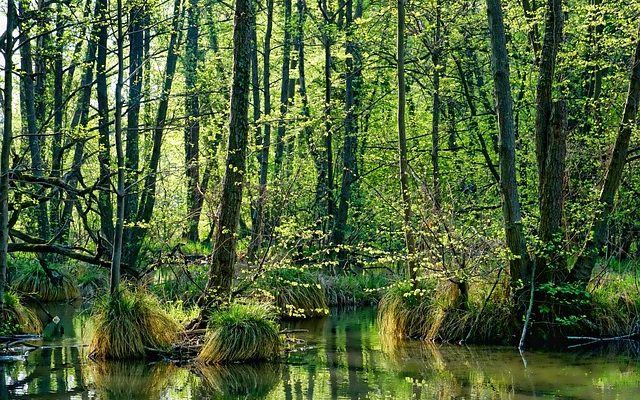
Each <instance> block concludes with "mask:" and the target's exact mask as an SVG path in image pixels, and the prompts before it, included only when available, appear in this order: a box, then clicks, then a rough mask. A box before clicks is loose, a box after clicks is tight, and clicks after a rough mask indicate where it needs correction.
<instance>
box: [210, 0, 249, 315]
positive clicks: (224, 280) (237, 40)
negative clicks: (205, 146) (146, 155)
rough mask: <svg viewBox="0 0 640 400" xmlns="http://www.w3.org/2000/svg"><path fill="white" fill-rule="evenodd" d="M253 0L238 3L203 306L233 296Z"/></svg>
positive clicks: (245, 144)
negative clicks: (224, 141)
mask: <svg viewBox="0 0 640 400" xmlns="http://www.w3.org/2000/svg"><path fill="white" fill-rule="evenodd" d="M252 12H253V11H252V5H251V0H236V5H235V16H234V29H233V82H232V86H231V113H230V120H229V143H228V149H227V161H226V163H225V165H226V170H225V174H224V179H223V181H222V196H221V198H220V205H219V207H218V223H217V225H216V231H215V243H214V248H213V254H212V255H211V263H210V265H209V280H208V282H207V287H206V292H205V298H204V299H202V300H201V303H203V304H202V305H204V306H209V305H211V304H213V303H216V302H219V301H223V302H224V301H226V300H227V298H228V296H229V295H230V292H231V283H232V280H233V272H234V265H235V260H236V244H237V243H236V241H237V235H236V232H237V227H238V220H239V217H240V206H241V204H242V189H243V181H244V174H245V170H246V156H247V136H248V134H249V118H248V111H249V91H250V78H251V30H252V27H251V21H252V17H251V13H252Z"/></svg>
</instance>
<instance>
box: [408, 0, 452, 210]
mask: <svg viewBox="0 0 640 400" xmlns="http://www.w3.org/2000/svg"><path fill="white" fill-rule="evenodd" d="M403 17H404V15H403ZM398 18H399V16H398ZM399 23H400V22H398V24H399ZM441 24H442V21H441V10H440V2H439V1H438V2H436V26H435V32H434V36H433V50H432V52H431V60H432V62H433V105H432V109H431V167H432V169H433V175H432V181H433V182H432V185H433V208H434V210H436V211H438V210H440V197H441V196H440V163H439V159H438V152H439V150H440V68H441V66H440V53H441V52H442V48H441V43H440V41H441V39H440V25H441ZM403 25H404V21H403ZM403 30H404V28H403ZM399 45H400V44H398V46H399ZM403 45H404V44H403ZM402 53H403V57H404V50H403V52H402ZM403 64H404V60H403ZM399 68H400V67H399V66H398V69H399ZM402 75H403V77H402V80H403V81H404V72H403V73H402ZM399 89H400V88H399ZM402 91H404V88H402ZM403 97H404V95H403ZM403 108H404V106H403ZM403 119H404V118H403ZM403 123H404V122H403ZM403 130H404V128H403ZM405 147H406V145H405Z"/></svg>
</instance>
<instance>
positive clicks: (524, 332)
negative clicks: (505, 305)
mask: <svg viewBox="0 0 640 400" xmlns="http://www.w3.org/2000/svg"><path fill="white" fill-rule="evenodd" d="M535 273H536V265H535V264H533V266H532V267H531V294H530V295H529V307H528V308H527V316H526V317H525V319H524V326H523V327H522V335H520V343H518V351H519V352H521V353H522V351H523V350H524V341H525V338H526V336H527V330H528V328H529V320H530V319H531V311H532V310H533V295H534V292H535V287H534V277H535Z"/></svg>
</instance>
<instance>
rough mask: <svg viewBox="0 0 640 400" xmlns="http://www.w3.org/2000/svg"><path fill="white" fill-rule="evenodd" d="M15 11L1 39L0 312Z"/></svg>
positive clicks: (1, 306) (6, 232)
mask: <svg viewBox="0 0 640 400" xmlns="http://www.w3.org/2000/svg"><path fill="white" fill-rule="evenodd" d="M15 17H16V9H15V5H14V3H13V0H8V1H7V16H6V27H7V34H6V37H5V39H4V104H3V114H2V115H3V118H4V121H3V122H4V126H3V131H2V148H1V150H0V311H3V310H4V294H5V290H6V288H7V249H8V243H9V168H10V165H9V162H10V158H11V141H12V139H13V126H12V122H13V31H14V27H15Z"/></svg>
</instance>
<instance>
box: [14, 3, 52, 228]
mask: <svg viewBox="0 0 640 400" xmlns="http://www.w3.org/2000/svg"><path fill="white" fill-rule="evenodd" d="M18 7H19V8H20V14H22V15H24V14H25V10H23V9H22V5H21V4H20V5H19V6H18ZM20 34H21V35H20V46H21V47H20V67H21V68H22V70H23V71H24V74H23V76H22V85H21V87H20V88H21V96H20V97H21V100H22V109H23V112H24V114H25V115H23V117H24V119H25V120H26V122H27V135H28V138H29V154H30V155H31V171H32V173H33V175H34V176H36V177H42V176H43V175H44V172H45V171H44V162H43V160H42V147H41V144H42V143H41V140H40V131H39V130H38V118H37V110H36V105H37V103H38V100H37V98H36V96H35V93H36V92H35V88H34V84H33V78H32V77H33V76H34V74H33V61H32V59H31V39H30V38H29V37H28V32H27V31H26V29H25V27H24V26H20ZM38 235H39V238H40V239H42V240H48V239H49V215H48V211H47V202H44V201H42V202H40V203H39V204H38Z"/></svg>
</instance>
